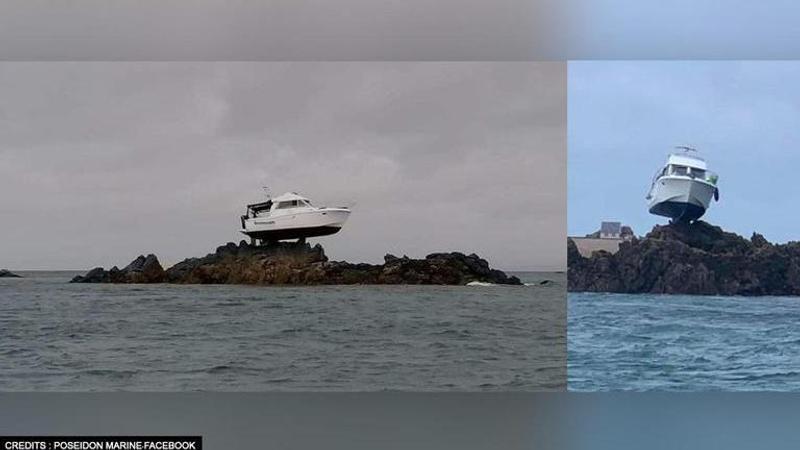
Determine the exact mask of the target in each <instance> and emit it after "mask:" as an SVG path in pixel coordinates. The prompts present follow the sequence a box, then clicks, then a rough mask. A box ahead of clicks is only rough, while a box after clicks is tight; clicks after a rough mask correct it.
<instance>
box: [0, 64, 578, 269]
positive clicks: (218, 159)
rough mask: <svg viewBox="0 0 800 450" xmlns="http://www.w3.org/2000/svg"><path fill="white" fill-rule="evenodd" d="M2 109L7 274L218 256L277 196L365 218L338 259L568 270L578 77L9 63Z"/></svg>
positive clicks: (554, 70) (341, 242) (1, 259)
mask: <svg viewBox="0 0 800 450" xmlns="http://www.w3.org/2000/svg"><path fill="white" fill-rule="evenodd" d="M0 98H2V99H3V101H2V103H0V191H2V192H3V200H2V203H0V205H2V207H0V235H1V236H3V237H2V239H0V267H6V266H7V267H11V268H77V269H82V268H86V267H90V266H94V265H105V266H110V265H113V264H124V263H127V262H128V260H130V259H132V258H133V257H134V256H136V255H137V254H139V253H141V252H155V253H157V254H158V255H159V256H160V257H161V259H162V260H164V261H165V262H166V263H173V262H175V261H177V260H179V259H181V258H183V257H187V256H195V255H201V254H204V253H206V252H208V251H211V250H213V247H214V246H215V245H217V244H220V243H224V242H226V241H229V240H239V239H241V238H242V236H241V235H239V234H238V233H237V231H236V230H237V226H238V215H240V214H241V213H242V209H243V205H244V204H245V203H247V202H249V201H254V200H258V199H259V198H260V196H261V193H260V190H259V188H260V186H262V185H268V186H270V187H271V188H272V190H273V191H274V192H275V193H280V192H283V191H287V190H297V191H300V192H303V193H304V194H306V195H308V196H309V197H311V198H312V199H314V200H316V201H317V203H329V204H330V203H332V202H336V201H355V202H356V206H355V211H354V213H353V216H352V217H351V220H350V222H348V224H347V225H346V227H345V229H344V230H343V231H342V232H341V233H339V234H338V235H336V236H333V237H329V238H322V239H320V242H322V243H323V245H324V246H325V247H326V250H327V252H328V254H329V256H330V257H332V258H335V259H347V260H354V261H356V260H357V261H370V262H376V261H380V260H381V258H382V256H383V254H384V253H386V252H392V253H397V254H408V255H409V256H423V255H424V254H426V253H428V252H432V251H444V250H460V251H467V252H472V251H475V252H477V253H479V254H481V255H483V256H485V257H487V258H488V259H489V260H490V262H492V263H493V264H494V265H496V266H499V267H503V268H507V269H557V268H563V266H564V265H565V251H564V237H565V234H566V217H565V216H566V192H565V191H566V66H565V64H563V63H6V64H2V65H0Z"/></svg>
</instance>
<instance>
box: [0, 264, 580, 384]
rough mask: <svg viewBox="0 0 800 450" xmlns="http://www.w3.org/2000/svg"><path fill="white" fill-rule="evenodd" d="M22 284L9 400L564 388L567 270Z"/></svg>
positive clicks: (7, 328)
mask: <svg viewBox="0 0 800 450" xmlns="http://www.w3.org/2000/svg"><path fill="white" fill-rule="evenodd" d="M18 273H20V275H23V276H25V278H23V279H9V278H0V390H2V391H31V390H36V391H113V390H129V391H191V390H209V391H266V390H280V391H297V390H304V391H305V390H308V391H342V390H345V391H382V390H401V391H405V390H413V391H481V390H556V389H565V387H566V330H565V324H566V292H565V286H566V277H565V275H564V274H563V273H559V274H553V273H518V274H516V275H518V276H520V277H521V278H522V279H523V280H525V281H527V282H529V283H531V285H529V286H320V287H264V286H201V285H194V286H177V285H101V284H69V283H67V281H68V280H69V279H70V278H71V277H72V276H74V275H76V274H77V273H72V272H18ZM545 279H548V280H552V281H553V283H550V284H547V285H539V284H538V283H539V282H540V281H542V280H545Z"/></svg>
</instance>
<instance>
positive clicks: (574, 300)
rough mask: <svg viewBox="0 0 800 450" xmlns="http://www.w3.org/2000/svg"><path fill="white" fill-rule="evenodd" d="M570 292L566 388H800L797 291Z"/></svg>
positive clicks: (645, 389) (754, 389)
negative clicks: (758, 294) (775, 294)
mask: <svg viewBox="0 0 800 450" xmlns="http://www.w3.org/2000/svg"><path fill="white" fill-rule="evenodd" d="M568 299H569V300H568V309H569V313H568V316H569V321H568V330H569V331H568V354H569V357H568V358H569V363H568V384H569V390H571V391H608V390H615V391H616V390H634V391H650V390H665V391H711V390H725V391H798V390H800V298H795V297H707V296H683V295H622V294H595V293H569V295H568Z"/></svg>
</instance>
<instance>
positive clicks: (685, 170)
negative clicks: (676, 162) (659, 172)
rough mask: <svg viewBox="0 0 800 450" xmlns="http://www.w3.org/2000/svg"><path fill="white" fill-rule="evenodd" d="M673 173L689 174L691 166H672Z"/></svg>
mask: <svg viewBox="0 0 800 450" xmlns="http://www.w3.org/2000/svg"><path fill="white" fill-rule="evenodd" d="M672 174H673V175H682V176H686V175H688V174H689V168H688V167H686V166H672Z"/></svg>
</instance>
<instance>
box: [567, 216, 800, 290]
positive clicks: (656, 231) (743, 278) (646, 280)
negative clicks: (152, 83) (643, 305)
mask: <svg viewBox="0 0 800 450" xmlns="http://www.w3.org/2000/svg"><path fill="white" fill-rule="evenodd" d="M567 260H568V265H569V271H568V277H567V278H568V289H569V290H570V291H594V292H620V293H665V294H694V295H800V243H798V242H789V243H788V244H771V243H770V242H768V241H767V240H766V239H765V238H764V237H763V236H761V235H760V234H757V233H754V234H753V236H752V237H751V239H749V240H748V239H745V238H743V237H742V236H739V235H737V234H734V233H730V232H726V231H723V230H722V229H721V228H720V227H717V226H713V225H710V224H708V223H706V222H703V221H696V222H694V223H691V224H687V223H678V224H672V225H663V226H655V227H654V228H653V230H652V231H650V233H648V234H647V235H646V236H645V237H643V238H638V239H637V238H634V239H633V240H631V241H630V242H623V243H621V244H620V247H619V251H618V252H617V253H615V254H611V253H608V252H604V251H598V252H595V253H593V254H592V256H591V257H589V258H585V257H583V256H581V254H580V253H579V252H578V249H577V247H576V245H575V243H574V242H573V241H572V240H569V241H568V243H567Z"/></svg>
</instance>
